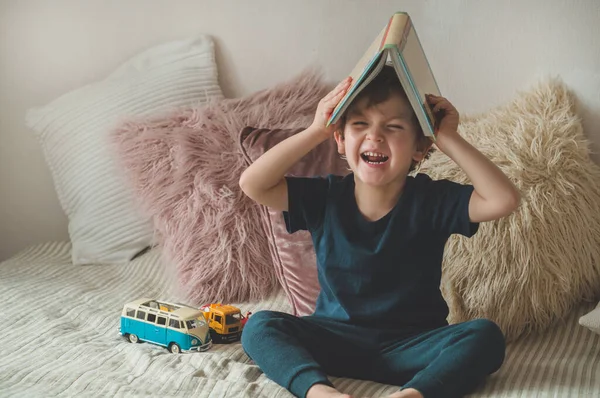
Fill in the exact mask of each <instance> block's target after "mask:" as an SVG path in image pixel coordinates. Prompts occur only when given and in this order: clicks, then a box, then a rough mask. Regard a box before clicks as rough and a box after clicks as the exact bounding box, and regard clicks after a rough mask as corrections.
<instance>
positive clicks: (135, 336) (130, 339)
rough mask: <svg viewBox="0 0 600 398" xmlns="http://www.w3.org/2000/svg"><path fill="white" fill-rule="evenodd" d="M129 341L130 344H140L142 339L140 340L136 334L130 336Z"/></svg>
mask: <svg viewBox="0 0 600 398" xmlns="http://www.w3.org/2000/svg"><path fill="white" fill-rule="evenodd" d="M127 339H128V340H129V342H130V343H139V342H140V339H138V337H137V335H135V334H130V335H129V336H127Z"/></svg>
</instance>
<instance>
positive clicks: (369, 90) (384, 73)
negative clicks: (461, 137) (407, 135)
mask: <svg viewBox="0 0 600 398" xmlns="http://www.w3.org/2000/svg"><path fill="white" fill-rule="evenodd" d="M393 93H396V94H400V95H401V96H402V97H403V98H405V99H406V100H407V101H408V98H407V96H406V93H405V92H404V89H403V88H402V85H401V84H400V80H398V76H397V75H396V71H395V70H394V68H393V67H392V66H390V65H385V66H384V67H383V69H382V70H381V72H379V74H378V75H377V76H376V77H375V79H373V80H372V81H371V83H369V85H367V87H365V88H364V89H363V90H362V91H361V92H360V93H359V94H358V95H357V96H356V98H355V99H354V100H353V101H352V104H351V105H350V106H349V107H348V108H347V109H346V111H345V112H344V114H343V115H342V117H341V118H340V121H339V126H338V130H339V132H340V134H341V136H342V138H343V137H344V128H345V127H346V120H347V116H348V113H349V112H351V110H352V109H353V107H354V106H356V103H358V102H359V101H360V100H362V99H363V98H366V99H367V107H368V108H370V107H372V106H374V105H377V104H380V103H382V102H384V101H386V100H387V99H388V98H390V96H391V95H392V94H393ZM411 121H412V122H413V124H414V126H415V127H416V130H417V148H418V149H419V150H423V151H425V150H426V151H427V152H426V153H425V157H424V158H423V160H425V159H428V158H429V156H431V153H432V152H433V151H434V149H433V148H432V147H431V144H432V143H433V140H432V139H431V138H429V137H427V136H425V134H423V129H421V125H420V124H419V120H418V119H417V115H416V114H415V112H414V111H413V112H412V118H411ZM416 167H417V162H415V161H413V162H412V164H411V166H410V170H409V173H410V172H411V171H413V170H414V169H415V168H416Z"/></svg>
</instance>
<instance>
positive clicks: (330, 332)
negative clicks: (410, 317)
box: [242, 311, 505, 398]
mask: <svg viewBox="0 0 600 398" xmlns="http://www.w3.org/2000/svg"><path fill="white" fill-rule="evenodd" d="M242 346H243V348H244V350H245V351H246V354H248V356H249V357H250V358H252V360H254V362H255V363H256V364H257V365H258V366H259V367H260V368H261V369H262V371H263V372H264V373H265V375H266V376H267V377H269V378H270V379H271V380H274V381H275V382H277V383H278V384H280V385H281V386H283V387H285V388H286V389H288V390H289V391H291V392H292V393H293V394H294V395H295V396H298V397H302V398H304V397H305V396H306V393H307V391H308V389H309V388H310V387H311V386H312V385H314V384H316V383H322V384H326V385H329V386H332V384H331V382H330V381H329V380H328V378H327V375H330V376H335V377H347V378H354V379H363V380H373V381H377V382H380V383H384V384H392V385H398V386H402V388H415V389H416V390H418V391H419V392H421V394H423V396H424V397H425V398H437V397H450V398H452V397H461V396H463V395H465V394H467V393H469V392H470V391H472V390H473V389H474V388H475V387H477V386H478V385H479V384H480V383H481V382H482V381H483V380H484V379H485V377H486V376H487V375H488V374H491V373H493V372H495V371H496V370H498V369H499V368H500V365H502V362H503V361H504V353H505V341H504V336H503V334H502V332H501V331H500V329H499V328H498V326H497V325H496V324H495V323H493V322H491V321H488V320H486V319H477V320H474V321H470V322H465V323H460V324H455V325H448V326H444V327H441V328H437V329H433V330H428V331H410V332H408V331H398V330H378V329H376V328H371V327H363V326H355V325H349V324H346V323H341V322H338V321H333V320H330V319H327V318H323V317H318V316H306V317H295V316H293V315H289V314H285V313H281V312H276V311H260V312H257V313H255V314H253V315H252V316H251V317H250V318H249V319H248V323H247V324H246V326H245V327H244V332H243V333H242Z"/></svg>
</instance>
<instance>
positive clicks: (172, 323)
mask: <svg viewBox="0 0 600 398" xmlns="http://www.w3.org/2000/svg"><path fill="white" fill-rule="evenodd" d="M169 326H170V327H172V328H175V329H179V321H178V320H177V319H171V320H170V321H169Z"/></svg>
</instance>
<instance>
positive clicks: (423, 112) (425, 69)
mask: <svg viewBox="0 0 600 398" xmlns="http://www.w3.org/2000/svg"><path fill="white" fill-rule="evenodd" d="M395 48H396V51H395V53H396V54H397V59H394V61H395V62H394V64H395V66H396V71H397V72H398V75H399V77H401V79H400V81H401V82H402V84H403V86H405V85H406V87H404V89H405V91H406V94H407V95H408V97H409V99H411V105H413V108H414V109H415V112H416V113H417V117H419V121H420V122H421V127H422V128H423V132H424V133H425V134H426V135H431V134H432V133H433V128H434V125H435V117H434V115H433V113H432V112H431V108H430V106H429V104H427V100H426V98H425V94H434V95H441V94H440V90H439V88H438V85H437V82H436V81H435V77H434V76H433V72H432V70H431V68H430V66H429V62H428V61H427V57H426V56H425V52H424V51H423V48H422V46H421V43H420V41H419V38H418V36H417V33H416V31H415V29H414V26H411V27H410V29H409V30H408V32H407V35H406V40H405V41H404V42H403V43H402V45H401V46H400V48H399V47H398V46H395ZM396 61H397V62H396ZM400 75H403V76H400ZM411 97H412V98H411ZM413 102H414V103H413ZM417 103H418V106H417ZM415 107H416V108H415ZM428 133H430V134H428Z"/></svg>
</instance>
